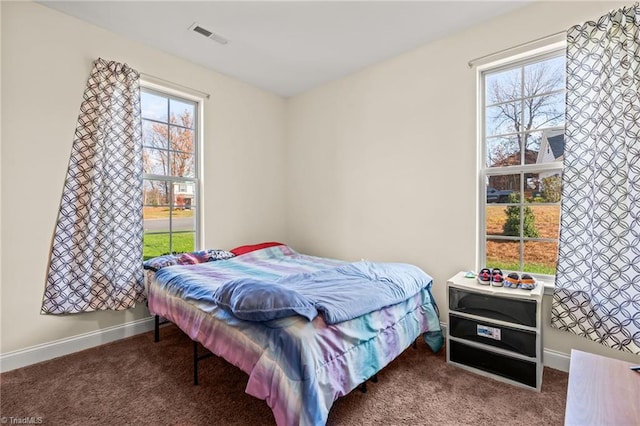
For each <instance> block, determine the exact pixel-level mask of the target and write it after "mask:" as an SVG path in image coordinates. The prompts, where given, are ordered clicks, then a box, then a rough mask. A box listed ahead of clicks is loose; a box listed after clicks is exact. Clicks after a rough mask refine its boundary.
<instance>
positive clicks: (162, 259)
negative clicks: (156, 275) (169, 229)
mask: <svg viewBox="0 0 640 426" xmlns="http://www.w3.org/2000/svg"><path fill="white" fill-rule="evenodd" d="M177 264H178V257H177V256H175V255H173V254H165V255H162V256H158V257H154V258H151V259H149V260H146V261H145V262H144V263H143V264H142V266H143V267H144V269H149V270H151V271H153V272H158V270H159V269H161V268H164V267H166V266H172V265H177Z"/></svg>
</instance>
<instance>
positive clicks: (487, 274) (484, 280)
mask: <svg viewBox="0 0 640 426" xmlns="http://www.w3.org/2000/svg"><path fill="white" fill-rule="evenodd" d="M478 283H480V284H482V285H489V284H491V271H490V270H489V269H488V268H482V269H480V273H478Z"/></svg>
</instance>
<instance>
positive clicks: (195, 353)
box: [153, 315, 418, 393]
mask: <svg viewBox="0 0 640 426" xmlns="http://www.w3.org/2000/svg"><path fill="white" fill-rule="evenodd" d="M166 322H169V321H168V320H167V321H166ZM154 323H155V329H154V331H153V341H154V342H155V343H157V342H159V341H160V316H158V315H156V316H155V318H154ZM163 324H164V322H163ZM411 347H412V348H413V349H414V350H415V349H418V339H417V338H416V340H414V341H413V343H412V344H411ZM212 356H214V354H213V353H212V352H207V353H205V354H202V355H198V342H197V341H195V340H193V385H194V386H197V385H198V362H199V361H201V360H203V359H207V358H210V357H212ZM368 380H371V382H372V383H378V373H376V374H374V375H373V376H371V377H370V378H369V379H368ZM358 389H360V392H362V393H366V392H367V380H365V381H364V382H362V383H361V384H360V386H359V387H358Z"/></svg>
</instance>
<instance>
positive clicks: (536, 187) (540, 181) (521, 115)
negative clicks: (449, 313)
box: [479, 51, 565, 276]
mask: <svg viewBox="0 0 640 426" xmlns="http://www.w3.org/2000/svg"><path fill="white" fill-rule="evenodd" d="M563 53H564V51H555V52H550V53H546V54H544V55H538V56H536V57H533V58H531V57H530V58H528V59H526V60H520V61H518V62H511V63H509V64H507V65H502V66H500V67H494V68H488V69H485V70H484V71H482V72H481V78H480V81H481V96H482V108H481V114H482V119H481V123H482V125H481V131H482V134H481V141H482V142H481V144H482V146H481V152H482V163H481V166H480V218H481V238H480V242H481V244H480V248H479V253H480V263H481V264H482V265H483V266H486V267H489V268H501V269H502V270H503V271H521V272H529V273H532V274H537V275H547V276H548V275H555V271H556V260H557V251H558V238H559V227H560V197H561V192H560V184H561V176H562V159H563V153H564V105H565V58H564V54H563ZM481 267H482V266H481Z"/></svg>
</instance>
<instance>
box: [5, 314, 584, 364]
mask: <svg viewBox="0 0 640 426" xmlns="http://www.w3.org/2000/svg"><path fill="white" fill-rule="evenodd" d="M440 325H441V326H442V332H443V333H444V334H445V335H446V327H447V324H446V323H440ZM153 327H154V321H153V317H148V318H143V319H141V320H137V321H131V322H128V323H126V324H121V325H116V326H113V327H108V328H104V329H102V330H98V331H93V332H91V333H84V334H79V335H77V336H73V337H69V338H66V339H60V340H54V341H53V342H48V343H44V344H41V345H36V346H32V347H30V348H26V349H21V350H18V351H13V352H7V353H6V354H1V355H0V372H2V373H4V372H5V371H10V370H15V369H16V368H21V367H26V366H27V365H31V364H36V363H38V362H42V361H47V360H50V359H53V358H57V357H59V356H63V355H69V354H72V353H74V352H78V351H82V350H84V349H89V348H93V347H95V346H100V345H103V344H105V343H109V342H114V341H116V340H120V339H124V338H125V337H130V336H135V335H136V334H140V333H145V332H147V331H151V330H153ZM570 359H571V357H570V355H569V354H565V353H562V352H558V351H554V350H551V349H544V351H543V363H544V365H545V367H550V368H554V369H556V370H560V371H565V372H569V361H570Z"/></svg>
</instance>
